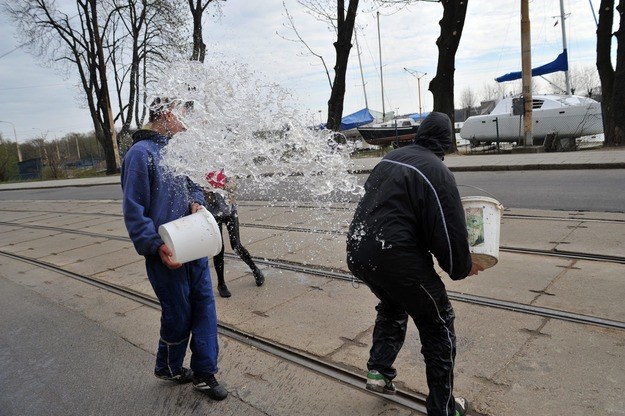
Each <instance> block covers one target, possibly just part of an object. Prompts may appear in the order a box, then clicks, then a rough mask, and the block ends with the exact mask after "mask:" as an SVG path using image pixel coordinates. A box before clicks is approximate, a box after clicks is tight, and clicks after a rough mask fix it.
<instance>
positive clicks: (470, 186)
mask: <svg viewBox="0 0 625 416" xmlns="http://www.w3.org/2000/svg"><path fill="white" fill-rule="evenodd" d="M458 186H465V187H467V188H473V189H477V190H478V191H482V192H484V193H485V194H488V195H490V196H492V197H493V198H495V199H497V197H496V196H495V195H493V194H491V193H490V192H488V191H487V190H485V189H482V188H478V187H477V186H473V185H464V184H458ZM497 200H498V199H497ZM498 201H499V200H498Z"/></svg>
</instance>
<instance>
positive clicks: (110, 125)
mask: <svg viewBox="0 0 625 416" xmlns="http://www.w3.org/2000/svg"><path fill="white" fill-rule="evenodd" d="M89 5H90V7H91V15H92V17H91V24H92V30H93V42H94V48H95V54H96V56H95V57H94V59H95V60H96V63H97V64H96V65H97V69H98V73H99V76H100V88H99V91H98V90H97V89H96V94H97V99H98V112H99V113H100V114H101V120H102V130H103V134H104V136H103V142H102V145H103V147H104V156H105V158H106V174H107V175H113V174H115V173H119V168H120V166H121V162H120V158H119V146H118V144H117V132H116V130H115V122H114V121H113V110H112V108H111V97H110V95H109V88H108V81H107V77H106V60H105V59H104V50H103V46H102V39H101V37H100V28H99V22H98V13H97V3H96V0H90V1H89Z"/></svg>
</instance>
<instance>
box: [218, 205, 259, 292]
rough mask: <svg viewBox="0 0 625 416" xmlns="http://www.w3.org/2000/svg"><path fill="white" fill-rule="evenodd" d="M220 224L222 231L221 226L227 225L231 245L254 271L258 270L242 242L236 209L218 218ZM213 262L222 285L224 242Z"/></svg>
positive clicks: (223, 282) (219, 282)
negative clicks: (226, 215)
mask: <svg viewBox="0 0 625 416" xmlns="http://www.w3.org/2000/svg"><path fill="white" fill-rule="evenodd" d="M217 224H218V225H219V232H221V226H222V225H223V224H225V225H226V230H227V231H228V237H229V239H230V247H232V250H234V252H235V253H237V255H238V256H239V257H240V258H241V260H243V261H244V262H245V264H247V265H248V266H249V267H250V269H251V270H252V271H254V270H256V264H254V261H253V260H252V256H251V255H250V253H249V252H248V251H247V250H246V249H245V247H243V245H242V244H241V238H240V236H239V216H238V214H237V212H236V211H234V212H233V213H232V214H231V215H229V216H228V217H225V218H223V219H222V218H219V219H217ZM213 264H214V265H215V271H216V272H217V283H218V284H220V285H223V284H225V281H224V244H223V243H222V245H221V251H220V252H219V254H217V255H216V256H215V257H213Z"/></svg>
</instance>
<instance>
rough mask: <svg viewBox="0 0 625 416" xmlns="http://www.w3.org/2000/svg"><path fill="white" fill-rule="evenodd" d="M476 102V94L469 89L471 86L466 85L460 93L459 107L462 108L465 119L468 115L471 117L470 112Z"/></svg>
mask: <svg viewBox="0 0 625 416" xmlns="http://www.w3.org/2000/svg"><path fill="white" fill-rule="evenodd" d="M476 104H477V96H476V95H475V93H474V92H473V90H472V89H471V87H467V88H465V89H464V90H463V91H462V94H460V108H462V109H463V110H464V118H465V120H466V119H467V118H468V117H471V115H472V112H473V111H474V108H475V106H476Z"/></svg>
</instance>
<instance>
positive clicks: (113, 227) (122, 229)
mask: <svg viewBox="0 0 625 416" xmlns="http://www.w3.org/2000/svg"><path fill="white" fill-rule="evenodd" d="M80 230H81V231H87V232H90V233H96V234H104V235H110V236H114V237H125V238H128V230H126V225H125V224H124V221H123V220H122V219H121V218H108V221H106V222H102V223H101V224H90V225H88V226H86V227H84V228H80Z"/></svg>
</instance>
